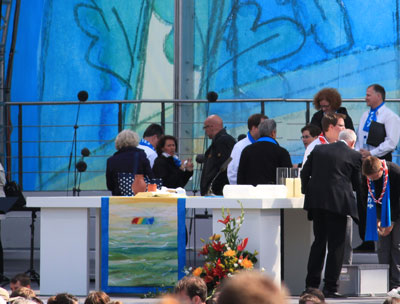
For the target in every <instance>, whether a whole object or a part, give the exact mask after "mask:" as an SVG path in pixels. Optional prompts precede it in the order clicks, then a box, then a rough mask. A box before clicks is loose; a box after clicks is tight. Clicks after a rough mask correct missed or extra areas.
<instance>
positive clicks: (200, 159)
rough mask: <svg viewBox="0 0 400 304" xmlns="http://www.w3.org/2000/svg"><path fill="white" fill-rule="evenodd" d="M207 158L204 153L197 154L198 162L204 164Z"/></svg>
mask: <svg viewBox="0 0 400 304" xmlns="http://www.w3.org/2000/svg"><path fill="white" fill-rule="evenodd" d="M205 160H206V156H205V155H204V154H197V155H196V163H198V164H203V163H204V161H205Z"/></svg>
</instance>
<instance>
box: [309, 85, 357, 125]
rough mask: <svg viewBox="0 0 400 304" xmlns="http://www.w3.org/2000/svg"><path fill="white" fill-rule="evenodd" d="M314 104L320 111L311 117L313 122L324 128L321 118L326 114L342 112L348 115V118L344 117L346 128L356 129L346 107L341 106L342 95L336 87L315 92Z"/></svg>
mask: <svg viewBox="0 0 400 304" xmlns="http://www.w3.org/2000/svg"><path fill="white" fill-rule="evenodd" d="M313 104H314V107H315V109H316V110H318V112H316V113H315V114H314V115H313V117H312V118H311V124H313V125H315V126H318V127H319V128H320V129H321V130H322V125H321V120H322V117H324V115H325V114H327V113H340V114H344V115H346V118H345V119H344V124H345V126H346V129H352V130H353V131H354V126H353V121H352V120H351V117H350V116H349V114H348V113H347V110H346V108H345V107H341V105H342V97H341V96H340V94H339V92H338V91H337V90H336V89H333V88H325V89H322V90H321V91H319V92H318V93H317V94H315V96H314V100H313Z"/></svg>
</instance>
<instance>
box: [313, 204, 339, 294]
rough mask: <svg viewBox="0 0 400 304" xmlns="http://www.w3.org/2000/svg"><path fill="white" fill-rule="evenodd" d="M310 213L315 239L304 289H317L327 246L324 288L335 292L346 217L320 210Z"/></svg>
mask: <svg viewBox="0 0 400 304" xmlns="http://www.w3.org/2000/svg"><path fill="white" fill-rule="evenodd" d="M310 212H311V213H312V219H313V230H314V237H315V239H314V242H313V244H312V246H311V251H310V256H309V259H308V265H307V278H306V287H312V288H318V287H319V285H320V283H321V273H322V269H323V267H324V262H325V253H326V245H327V244H328V256H327V259H326V265H325V277H324V282H325V287H324V288H325V289H327V290H329V291H332V292H335V291H337V287H338V283H337V282H338V279H339V275H340V271H341V269H342V264H343V256H344V245H345V238H346V222H347V217H346V216H345V215H339V214H336V213H332V212H329V211H326V210H322V209H313V210H311V211H310Z"/></svg>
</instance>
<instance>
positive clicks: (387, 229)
mask: <svg viewBox="0 0 400 304" xmlns="http://www.w3.org/2000/svg"><path fill="white" fill-rule="evenodd" d="M377 224H378V234H379V235H380V236H388V235H389V234H390V232H392V229H393V225H394V223H393V224H392V225H391V226H390V227H381V221H378V223H377Z"/></svg>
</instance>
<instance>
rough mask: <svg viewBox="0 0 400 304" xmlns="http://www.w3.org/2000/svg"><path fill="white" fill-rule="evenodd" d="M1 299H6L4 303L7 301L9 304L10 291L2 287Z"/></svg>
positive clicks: (0, 289)
mask: <svg viewBox="0 0 400 304" xmlns="http://www.w3.org/2000/svg"><path fill="white" fill-rule="evenodd" d="M0 298H2V299H4V301H6V302H8V300H9V299H10V295H9V294H8V291H7V290H5V289H4V288H2V287H0Z"/></svg>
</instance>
